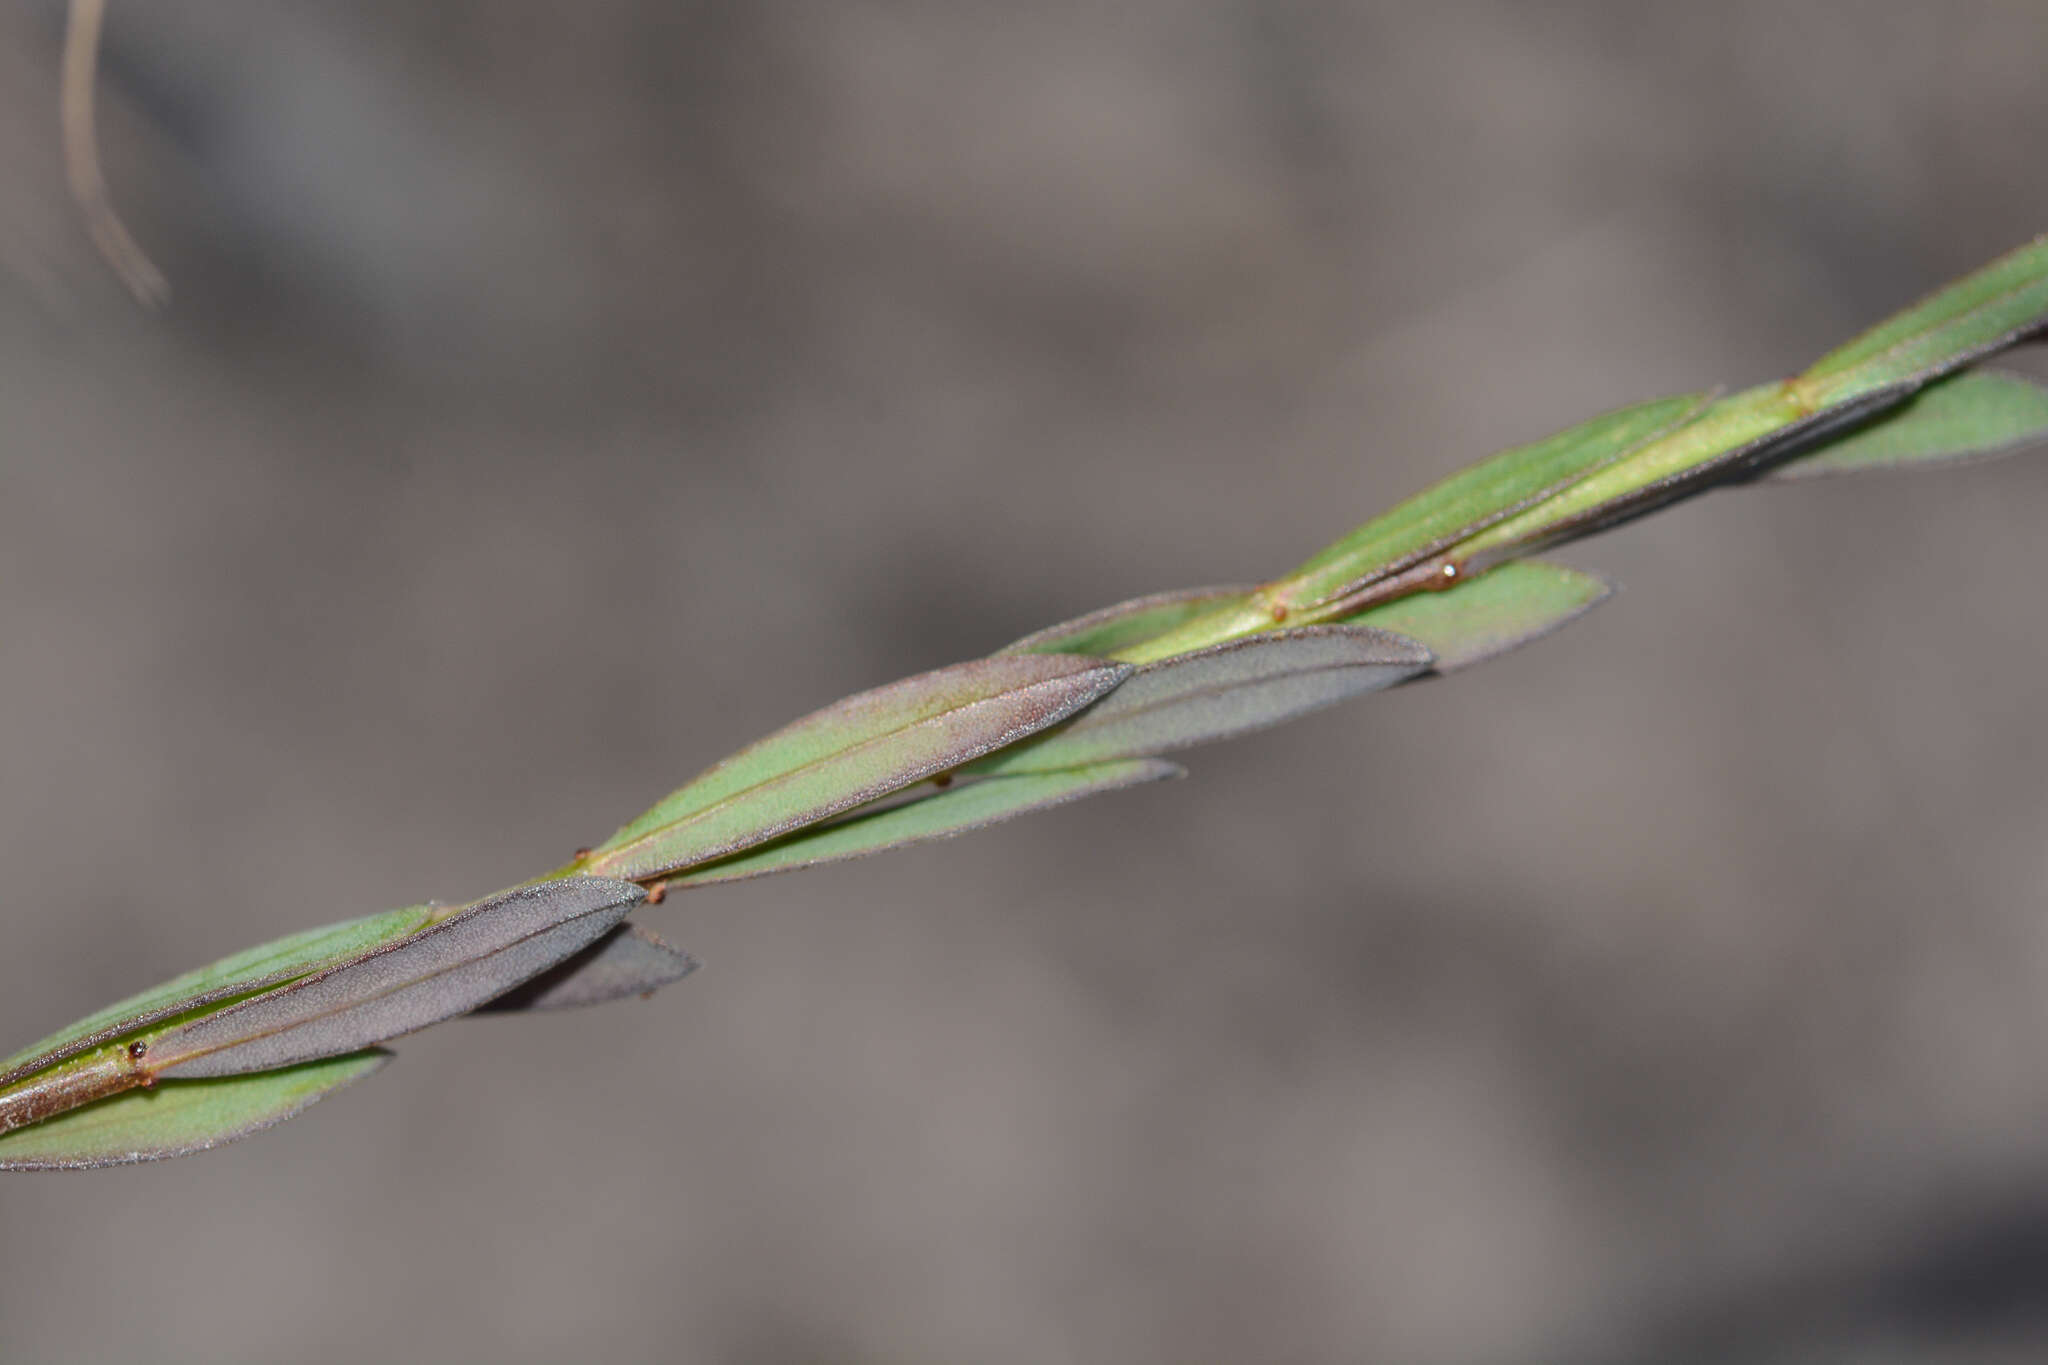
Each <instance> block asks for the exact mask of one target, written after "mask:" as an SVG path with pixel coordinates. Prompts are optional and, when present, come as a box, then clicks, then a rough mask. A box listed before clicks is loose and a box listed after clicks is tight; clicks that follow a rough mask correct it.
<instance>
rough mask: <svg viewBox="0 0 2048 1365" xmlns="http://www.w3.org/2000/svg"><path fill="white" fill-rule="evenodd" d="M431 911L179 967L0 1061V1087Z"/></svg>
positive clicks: (396, 931) (344, 953)
mask: <svg viewBox="0 0 2048 1365" xmlns="http://www.w3.org/2000/svg"><path fill="white" fill-rule="evenodd" d="M433 913H434V912H433V910H432V909H431V908H430V907H428V906H424V905H415V906H410V907H408V908H406V909H403V910H387V911H385V912H383V913H381V914H376V915H367V916H365V917H363V918H362V919H352V920H347V921H344V922H343V923H340V924H330V925H327V926H325V927H323V928H319V929H308V930H305V931H304V932H302V933H297V934H291V935H288V936H286V937H284V938H280V939H273V940H272V941H271V942H269V943H265V944H262V945H260V946H258V947H255V948H250V949H248V950H246V951H244V952H240V953H236V954H235V955H234V956H233V957H228V958H223V959H221V960H220V961H219V962H216V963H214V964H213V965H212V966H210V967H201V968H199V969H198V970H197V971H191V972H187V973H185V974H184V975H183V976H180V977H177V978H176V979H174V980H171V981H167V982H165V983H164V984H163V985H161V986H158V987H156V988H154V989H153V990H147V991H144V992H142V993H141V994H140V995H132V996H130V997H128V998H127V999H126V1000H122V1001H120V1002H119V1003H117V1004H113V1005H109V1006H107V1007H106V1008H105V1009H103V1010H100V1011H99V1012H98V1013H96V1014H90V1015H87V1016H86V1017H85V1018H83V1019H81V1020H79V1021H78V1022H77V1023H75V1024H73V1025H71V1027H69V1028H67V1029H62V1030H60V1031H58V1032H56V1033H53V1034H51V1035H50V1036H49V1037H48V1038H45V1039H43V1040H42V1041H41V1042H39V1043H37V1044H35V1045H34V1046H32V1047H28V1048H24V1049H23V1050H22V1051H20V1052H17V1053H15V1054H14V1055H13V1056H12V1057H9V1058H8V1059H7V1060H6V1061H5V1062H0V1086H4V1085H7V1084H9V1083H11V1082H13V1081H16V1080H19V1079H20V1078H22V1077H23V1076H27V1075H30V1074H32V1073H34V1072H37V1071H41V1070H43V1069H44V1068H46V1067H49V1066H51V1065H53V1064H55V1063H57V1062H60V1061H63V1060H64V1059H65V1058H67V1057H74V1056H77V1055H78V1054H80V1053H82V1052H86V1051H89V1050H91V1049H92V1048H95V1047H98V1046H99V1045H100V1044H102V1043H105V1042H108V1041H110V1040H112V1039H115V1038H119V1037H124V1036H126V1035H128V1034H131V1033H136V1032H139V1031H140V1030H142V1029H145V1028H147V1027H149V1026H150V1025H152V1024H158V1023H161V1022H163V1021H164V1020H166V1019H170V1018H173V1017H175V1016H177V1015H180V1014H189V1013H190V1012H192V1011H193V1010H195V1009H199V1008H202V1007H204V1006H206V1005H211V1004H216V1003H218V1002H220V1001H223V1000H229V999H233V998H234V997H236V996H240V995H249V994H252V993H253V992H255V991H259V990H263V989H266V988H268V987H271V986H275V985H277V984H278V983H280V982H283V981H288V980H291V979H292V978H293V977H299V976H304V975H306V974H307V973H309V972H313V971H318V970H319V969H321V968H323V967H329V966H332V965H334V964H335V963H337V962H341V961H344V960H346V959H349V958H354V957H359V956H361V955H362V954H364V953H366V952H368V951H370V950H371V949H373V948H377V947H381V946H382V945H384V944H387V943H393V942H396V941H397V940H399V939H401V938H404V937H405V936H406V935H407V934H410V933H413V932H414V931H415V930H418V929H419V928H421V927H422V926H424V925H425V924H427V922H428V921H429V920H431V919H432V918H433Z"/></svg>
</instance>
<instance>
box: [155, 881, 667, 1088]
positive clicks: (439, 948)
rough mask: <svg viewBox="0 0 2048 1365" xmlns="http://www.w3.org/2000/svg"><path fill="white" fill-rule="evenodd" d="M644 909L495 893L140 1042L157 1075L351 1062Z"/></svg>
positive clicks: (564, 893)
mask: <svg viewBox="0 0 2048 1365" xmlns="http://www.w3.org/2000/svg"><path fill="white" fill-rule="evenodd" d="M645 898H646V893H645V892H644V891H642V890H641V889H640V888H639V887H637V886H635V885H633V884H632V883H630V882H618V881H610V880H607V879H605V878H601V877H567V878H561V879H558V880H554V881H545V882H539V883H536V884H534V885H531V886H522V887H519V888H517V889H515V890H512V891H507V892H503V893H501V894H499V895H496V896H493V897H491V898H489V899H488V900H484V901H480V902H478V903H477V904H475V905H472V906H470V907H469V908H468V909H466V910H462V911H459V912H457V913H455V914H453V915H451V916H449V917H448V918H447V919H444V920H442V921H440V922H439V923H437V924H435V925H433V926H432V927H430V928H427V929H423V930H421V931H420V932H419V933H417V934H414V935H412V936H411V937H410V938H406V939H402V940H400V941H399V942H397V943H394V944H390V945H388V946H386V947H383V948H378V949H375V950H373V951H371V952H370V953H368V954H365V955H364V956H361V957H358V958H355V959H353V960H351V961H348V962H345V963H343V964H341V965H340V966H337V967H330V968H328V969H326V970H325V971H321V972H316V973H314V974H313V975H311V976H306V977H301V978H299V979H298V980H296V981H292V982H289V983H287V984H285V985H283V986H278V987H276V988H274V989H272V990H269V991H266V992H265V993H263V994H262V995H258V996H254V997H251V998H250V999H247V1000H243V1001H241V1002H239V1003H237V1004H233V1005H229V1006H227V1007H226V1008H224V1009H221V1010H217V1011H215V1012H213V1013H211V1014H206V1015H203V1016H201V1017H200V1018H197V1019H193V1020H190V1021H188V1022H186V1023H182V1024H176V1025H173V1026H172V1027H170V1028H168V1029H165V1030H163V1031H161V1032H158V1033H154V1034H151V1035H149V1036H147V1037H146V1038H145V1039H143V1040H142V1041H143V1045H144V1049H145V1051H144V1056H143V1060H142V1066H143V1067H144V1069H145V1070H146V1071H147V1072H148V1073H150V1074H151V1075H154V1076H163V1077H186V1078H197V1077H212V1076H231V1075H238V1074H240V1073H243V1072H248V1071H268V1070H270V1069H272V1068H274V1067H281V1066H292V1065H295V1064H297V1063H299V1062H304V1061H311V1060H313V1059H315V1058H319V1057H332V1056H338V1055H340V1054H342V1053H345V1052H354V1051H356V1050H358V1049H360V1048H364V1047H368V1046H370V1045H371V1044H374V1043H381V1042H384V1041H386V1040H387V1039H391V1038H396V1037H398V1036H399V1035H401V1034H406V1033H411V1032H413V1031H414V1030H416V1029H422V1028H425V1027H426V1026H427V1025H429V1024H434V1023H439V1022H440V1021H441V1020H443V1019H448V1018H452V1017H453V1016H455V1015H458V1014H467V1013H469V1011H471V1010H473V1009H475V1008H476V1007H477V1006H478V1005H481V1004H483V1003H484V1002H485V1001H487V1000H490V999H492V998H493V997H495V996H498V995H502V994H504V993H505V992H506V991H508V990H510V989H512V988H513V987H514V986H517V985H518V984H520V983H521V982H523V981H526V980H528V979H529V978H531V977H534V976H536V975H538V974H539V973H541V972H543V971H546V970H547V969H548V968H549V967H552V966H553V965H554V964H555V963H557V962H560V961H561V960H562V959H563V958H565V957H567V956H569V955H570V954H571V953H574V952H576V951H577V950H578V949H580V948H582V947H584V946H585V945H586V944H588V943H590V942H591V941H592V940H594V939H596V938H598V937H599V936H601V935H602V934H604V933H605V932H606V931H607V930H609V929H610V928H611V927H612V926H613V925H614V924H617V923H618V922H619V921H620V920H621V919H623V918H625V915H626V912H627V911H628V910H630V909H631V908H632V907H633V906H635V905H637V904H639V903H640V902H641V901H642V900H644V899H645Z"/></svg>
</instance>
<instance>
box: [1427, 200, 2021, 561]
mask: <svg viewBox="0 0 2048 1365" xmlns="http://www.w3.org/2000/svg"><path fill="white" fill-rule="evenodd" d="M2044 327H2048V237H2044V238H2041V239H2040V240H2038V241H2035V242H2034V243H2032V244H2031V245H2029V246H2025V247H2022V248H2021V249H2019V250H2018V251H2015V252H2013V253H2011V254H2010V255H2007V256H2005V257H2002V258H2001V259H1999V260H1997V261H1994V262H1992V264H1990V265H1988V266H1986V267H1984V268H1983V269H1982V270H1979V271H1977V272H1976V273H1975V274H1972V275H1969V276H1967V277H1965V278H1964V279H1962V280H1959V281H1957V282H1956V283H1955V284H1952V285H1950V286H1948V287H1947V288H1946V289H1943V290H1941V291H1940V292H1938V293H1936V294H1935V295H1934V296H1933V297H1931V298H1929V299H1927V300H1926V301H1924V302H1922V303H1920V304H1917V305H1915V306H1914V307H1912V308H1909V309H1907V310H1906V311H1905V312H1903V313H1900V314H1898V315H1897V316H1895V317H1893V318H1891V319H1889V320H1888V321H1886V322H1883V323H1880V324H1879V325H1878V326H1876V327H1874V328H1872V329H1871V330H1870V331H1869V332H1866V333H1865V334H1864V335H1863V336H1861V337H1859V338H1858V339H1857V340H1855V341H1853V342H1850V343H1849V344H1848V345H1847V346H1844V347H1842V348H1841V349H1840V350H1837V351H1834V352H1832V353H1830V354H1829V355H1827V356H1824V357H1822V358H1821V359H1820V360H1819V361H1818V362H1816V363H1815V364H1814V365H1813V366H1812V367H1811V368H1810V369H1808V370H1807V371H1806V373H1804V374H1802V375H1800V376H1799V377H1797V378H1795V379H1788V380H1785V381H1783V382H1782V383H1778V384H1764V385H1760V386H1758V387H1756V388H1754V389H1749V390H1747V391H1745V392H1743V393H1739V394H1736V395H1734V396H1732V397H1730V398H1724V399H1722V400H1721V401H1720V402H1718V403H1715V404H1714V405H1713V406H1712V408H1710V409H1709V410H1708V411H1707V412H1706V413H1705V414H1703V415H1702V416H1701V417H1700V418H1699V420H1697V421H1695V422H1692V423H1690V424H1689V425H1687V426H1685V427H1683V428H1682V429H1680V430H1678V431H1675V432H1673V433H1671V434H1670V435H1667V436H1665V437H1663V438H1661V439H1659V440H1656V441H1653V442H1651V443H1650V444H1649V445H1648V446H1646V447H1645V448H1643V449H1642V450H1640V451H1638V452H1636V453H1635V454H1633V455H1631V456H1630V457H1629V458H1627V459H1625V460H1622V461H1620V462H1618V463H1616V464H1614V465H1611V466H1609V467H1608V468H1606V469H1603V470H1600V471H1598V472H1597V473H1594V474H1592V475H1590V476H1589V477H1587V478H1585V479H1583V480H1581V481H1579V482H1578V483H1576V484H1574V485H1572V486H1571V487H1570V488H1568V489H1565V490H1564V491H1563V492H1561V493H1558V494H1556V495H1554V496H1552V497H1549V498H1546V499H1544V500H1543V501H1542V502H1539V503H1537V504H1536V505H1534V506H1532V507H1529V508H1528V509H1526V510H1524V511H1521V512H1518V513H1516V514H1515V515H1514V516H1512V517H1509V518H1508V519H1507V520H1505V521H1502V522H1500V523H1498V524H1497V525H1495V526H1492V527H1490V528H1488V529H1487V530H1485V531H1482V532H1481V533H1479V534H1478V535H1476V536H1474V537H1471V538H1470V539H1468V540H1465V541H1461V542H1460V543H1459V544H1458V545H1456V546H1455V547H1453V548H1452V549H1450V550H1448V551H1446V552H1445V559H1446V560H1448V561H1451V562H1456V563H1462V564H1467V565H1470V566H1473V567H1479V566H1484V565H1488V564H1493V563H1498V562H1500V561H1501V560H1503V559H1506V558H1511V557H1513V556H1516V555H1519V554H1526V553H1529V552H1531V551H1534V550H1538V549H1541V548H1543V547H1544V546H1547V545H1553V544H1558V543H1560V542H1562V541H1564V540H1568V539H1573V538H1576V537H1578V536H1582V535H1587V534H1589V533H1591V532H1593V531H1598V530H1604V529H1606V528H1608V527H1610V526H1614V525H1617V524H1619V523H1620V522H1623V521H1626V520H1629V519H1630V518H1633V517H1637V516H1640V515H1642V514H1643V513H1645V512H1650V511H1654V510H1655V509H1657V508H1659V507H1662V506H1664V505H1666V504H1668V503H1670V502H1673V501H1676V500H1677V499H1679V498H1682V497H1686V496H1689V495H1691V494H1692V493H1695V492H1698V491H1700V490H1701V489H1703V488H1706V487H1710V486H1712V485H1713V484H1715V483H1718V482H1721V481H1723V480H1726V479H1728V478H1731V477H1735V476H1738V475H1741V474H1743V473H1745V472H1747V471H1750V470H1754V469H1759V468H1765V467H1768V466H1769V465H1771V464H1773V463H1775V462H1777V461H1781V460H1786V459H1791V458H1794V457H1796V456H1797V455H1799V454H1800V453H1803V452H1804V451H1805V450H1807V449H1809V448H1812V447H1814V446H1816V445H1817V444H1818V443H1819V442H1821V441H1823V440H1828V439H1831V437H1832V435H1833V433H1836V432H1842V431H1846V430H1848V429H1849V428H1852V427H1854V426H1856V425H1858V424H1860V423H1862V422H1864V421H1866V420H1867V419H1870V418H1873V417H1875V416H1876V415H1877V414H1879V413H1881V412H1883V411H1884V410H1885V409H1887V408H1889V407H1892V406H1894V405H1896V404H1898V403H1900V402H1903V401H1904V400H1905V399H1907V398H1909V397H1911V396H1912V395H1913V394H1914V393H1915V392H1916V391H1917V390H1919V389H1920V388H1921V387H1922V386H1923V385H1926V384H1928V383H1931V382H1932V381H1934V380H1936V379H1939V378H1940V377H1941V376H1943V375H1945V374H1948V373H1951V372H1953V371H1955V370H1957V369H1960V368H1962V367H1963V366H1966V365H1971V364H1974V363H1976V362H1977V361H1979V360H1982V359H1984V358H1985V357H1986V356H1988V355H1991V354H1992V353H1994V352H1996V351H1998V350H2001V349H2003V348H2005V347H2007V346H2010V345H2012V344H2013V343H2015V342H2017V341H2020V340H2023V339H2025V338H2027V337H2030V336H2033V335H2036V334H2037V333H2040V332H2041V331H2042V330H2043V329H2044Z"/></svg>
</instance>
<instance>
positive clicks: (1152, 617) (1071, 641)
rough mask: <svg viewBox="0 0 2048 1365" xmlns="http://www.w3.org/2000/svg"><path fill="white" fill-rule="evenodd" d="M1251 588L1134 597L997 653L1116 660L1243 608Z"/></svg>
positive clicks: (1007, 646) (1200, 590) (1202, 590)
mask: <svg viewBox="0 0 2048 1365" xmlns="http://www.w3.org/2000/svg"><path fill="white" fill-rule="evenodd" d="M1251 594H1252V590H1251V589H1250V588H1247V587H1230V588H1187V589H1183V590H1181V591H1179V592H1161V593H1154V594H1152V595H1151V596H1150V597H1134V598H1132V599H1131V600H1130V601H1128V602H1119V603H1117V604H1116V605H1115V606H1113V607H1104V608H1102V609H1101V610H1100V611H1091V612H1089V613H1088V614H1087V615H1086V616H1077V617H1075V618H1074V619H1073V620H1071V621H1062V622H1060V623H1059V624H1058V625H1056V626H1047V627H1046V628H1045V629H1044V630H1041V631H1037V632H1035V633H1033V634H1030V635H1027V636H1025V637H1024V638H1023V639H1021V640H1018V641H1016V642H1015V643H1014V644H1008V645H1005V646H1003V647H1002V648H1001V649H999V650H997V651H996V652H997V653H998V654H1092V655H1094V656H1095V657H1096V658H1098V659H1108V658H1114V657H1116V656H1117V655H1118V654H1120V653H1122V652H1123V651H1124V650H1126V649H1129V648H1130V647H1131V646H1132V645H1136V644H1141V643H1143V642H1144V641H1146V640H1150V639H1152V638H1153V637H1154V636H1157V635H1163V634H1165V633H1166V632H1167V631H1169V630H1173V629H1175V628H1176V627H1178V626H1182V625H1185V624H1187V623H1188V622H1189V621H1191V620H1194V619H1195V618H1196V617H1198V616H1203V615H1206V614H1208V613H1210V612H1213V611H1216V610H1218V609H1219V608H1226V607H1236V606H1241V605H1243V603H1244V601H1245V599H1246V598H1248V597H1250V596H1251Z"/></svg>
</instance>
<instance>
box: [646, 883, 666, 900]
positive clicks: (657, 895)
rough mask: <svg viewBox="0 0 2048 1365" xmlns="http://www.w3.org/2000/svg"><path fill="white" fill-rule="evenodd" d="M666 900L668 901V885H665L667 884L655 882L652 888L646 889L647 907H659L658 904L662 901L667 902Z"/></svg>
mask: <svg viewBox="0 0 2048 1365" xmlns="http://www.w3.org/2000/svg"><path fill="white" fill-rule="evenodd" d="M667 899H668V883H667V882H656V883H655V884H654V885H652V886H650V887H648V888H647V903H648V904H649V905H660V904H661V903H662V902H663V901H665V900H667Z"/></svg>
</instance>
